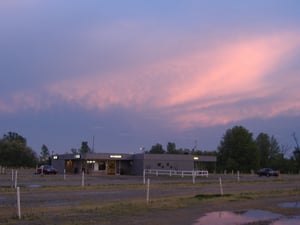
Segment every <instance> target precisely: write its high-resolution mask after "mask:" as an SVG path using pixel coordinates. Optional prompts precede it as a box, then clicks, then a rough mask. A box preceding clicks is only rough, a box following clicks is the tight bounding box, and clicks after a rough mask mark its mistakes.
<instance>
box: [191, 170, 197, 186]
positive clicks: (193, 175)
mask: <svg viewBox="0 0 300 225" xmlns="http://www.w3.org/2000/svg"><path fill="white" fill-rule="evenodd" d="M195 178H196V172H195V171H193V172H192V179H193V184H195Z"/></svg>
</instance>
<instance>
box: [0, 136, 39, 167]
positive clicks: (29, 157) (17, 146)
mask: <svg viewBox="0 0 300 225" xmlns="http://www.w3.org/2000/svg"><path fill="white" fill-rule="evenodd" d="M36 163H37V156H36V153H35V152H34V151H33V150H32V149H31V148H30V147H28V146H27V142H26V139H25V138H24V137H22V136H21V135H19V134H17V133H15V132H8V133H7V134H4V135H3V138H2V139H0V165H2V166H7V167H34V166H35V165H36Z"/></svg>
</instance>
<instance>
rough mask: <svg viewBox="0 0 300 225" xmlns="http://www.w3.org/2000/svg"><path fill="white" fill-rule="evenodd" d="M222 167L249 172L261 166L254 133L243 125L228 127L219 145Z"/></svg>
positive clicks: (219, 161) (219, 162) (219, 159)
mask: <svg viewBox="0 0 300 225" xmlns="http://www.w3.org/2000/svg"><path fill="white" fill-rule="evenodd" d="M217 160H218V164H219V166H220V168H221V169H227V170H239V171H243V172H249V171H251V170H252V169H257V168H258V166H259V153H258V148H257V145H256V143H255V141H254V140H253V137H252V133H250V132H249V131H248V130H247V129H245V128H244V127H242V126H235V127H233V128H232V129H228V130H227V131H226V133H225V135H224V136H223V138H222V140H221V142H220V145H219V147H218V156H217Z"/></svg>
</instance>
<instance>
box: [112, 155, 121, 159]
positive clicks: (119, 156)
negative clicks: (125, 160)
mask: <svg viewBox="0 0 300 225" xmlns="http://www.w3.org/2000/svg"><path fill="white" fill-rule="evenodd" d="M109 157H110V158H112V159H121V158H122V156H121V155H110V156H109Z"/></svg>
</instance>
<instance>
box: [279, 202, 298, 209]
mask: <svg viewBox="0 0 300 225" xmlns="http://www.w3.org/2000/svg"><path fill="white" fill-rule="evenodd" d="M278 206H279V207H282V208H300V202H285V203H280V204H278Z"/></svg>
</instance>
